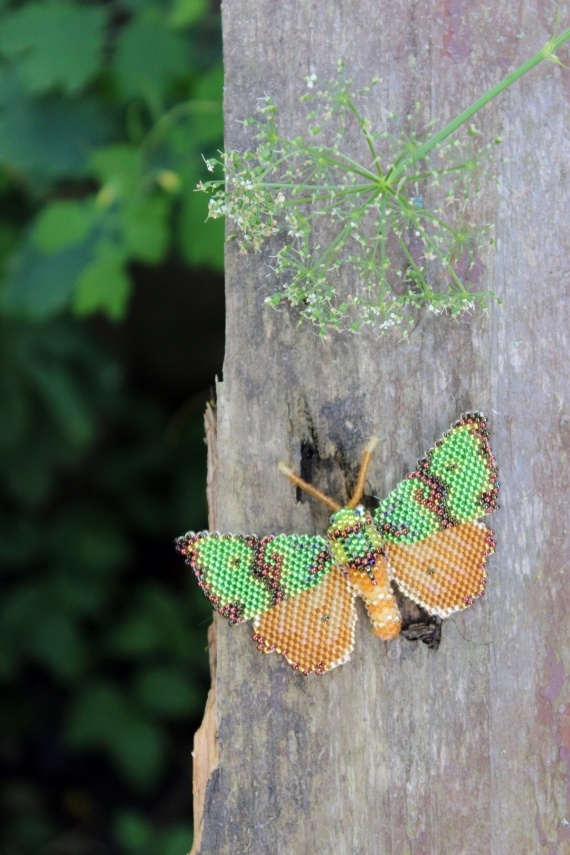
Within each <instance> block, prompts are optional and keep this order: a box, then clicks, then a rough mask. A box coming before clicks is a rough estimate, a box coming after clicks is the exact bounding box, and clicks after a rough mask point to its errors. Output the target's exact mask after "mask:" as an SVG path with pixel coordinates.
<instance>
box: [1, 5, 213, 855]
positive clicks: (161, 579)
mask: <svg viewBox="0 0 570 855" xmlns="http://www.w3.org/2000/svg"><path fill="white" fill-rule="evenodd" d="M221 92H222V66H221V45H220V32H219V14H218V10H217V8H216V6H215V5H212V4H211V3H209V2H207V0H120V1H119V0H107V1H106V2H85V0H75V2H72V0H41V2H40V0H24V2H2V3H0V277H1V278H0V573H1V578H2V587H3V596H2V600H1V603H0V690H1V692H2V703H1V705H0V722H1V728H0V734H1V735H0V759H1V761H2V765H3V776H2V784H1V786H0V851H1V852H2V855H37V853H46V855H71V853H73V855H82V853H86V854H87V853H89V855H99V854H100V855H114V853H126V855H150V853H152V855H157V853H160V855H183V853H185V852H187V851H188V849H189V848H190V845H191V837H192V831H191V817H190V808H191V784H190V778H189V774H190V765H191V757H190V751H191V744H192V735H193V731H194V730H195V727H196V725H197V723H198V722H199V719H200V717H201V713H202V708H203V704H204V698H205V690H206V687H207V682H208V666H207V656H206V650H205V626H206V625H207V623H208V622H209V620H210V609H209V608H208V605H207V603H206V601H205V600H204V599H203V598H202V596H201V594H200V593H199V591H198V590H197V588H196V587H195V586H193V585H192V583H191V580H189V579H188V577H187V575H186V573H185V572H184V570H183V568H182V566H181V565H180V562H179V559H178V557H177V556H176V555H175V553H174V550H173V546H172V541H173V538H174V536H175V535H176V534H178V533H181V532H183V531H184V530H186V529H187V528H198V529H199V528H200V527H203V526H205V524H206V508H205V497H204V492H205V449H204V444H203V425H202V412H203V406H204V403H205V401H206V400H207V396H208V384H209V383H210V382H211V380H212V378H213V376H214V374H215V373H216V372H219V371H220V370H221V356H222V347H223V344H222V335H223V318H222V290H221V278H220V276H219V274H220V271H221V269H222V261H223V254H222V253H223V235H222V232H221V227H220V228H216V226H215V225H214V226H212V224H209V225H208V226H207V227H205V224H204V221H205V219H206V208H205V204H206V203H207V200H206V199H205V197H203V196H201V194H196V193H194V188H195V186H196V183H197V182H198V181H199V180H200V179H201V178H203V177H204V170H205V167H204V164H203V161H202V157H201V153H202V151H204V150H206V151H215V150H216V149H217V148H219V147H220V146H221V136H222V113H221Z"/></svg>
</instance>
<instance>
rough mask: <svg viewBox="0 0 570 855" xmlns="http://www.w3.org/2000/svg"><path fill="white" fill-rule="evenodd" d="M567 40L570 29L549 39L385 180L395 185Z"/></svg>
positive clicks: (405, 160)
mask: <svg viewBox="0 0 570 855" xmlns="http://www.w3.org/2000/svg"><path fill="white" fill-rule="evenodd" d="M569 39H570V29H568V30H565V31H564V32H563V33H562V35H560V36H558V38H556V39H554V38H553V39H551V40H550V41H549V42H548V44H546V45H545V46H544V47H543V48H542V50H539V52H538V53H536V54H535V55H534V56H532V57H531V58H530V59H527V61H526V62H524V63H523V64H522V65H520V66H519V67H518V68H517V69H516V70H515V71H512V72H511V73H510V74H507V76H506V77H504V78H503V80H501V82H500V83H497V85H496V86H493V88H492V89H489V91H488V92H487V93H486V94H485V95H482V96H481V98H478V99H477V101H475V103H474V104H471V106H470V107H468V108H467V109H466V110H464V111H463V113H461V114H460V115H459V116H457V117H456V118H455V119H453V121H451V122H450V123H449V124H448V125H446V126H445V128H443V130H441V131H440V132H439V133H438V134H436V135H435V136H433V137H431V139H429V140H427V142H425V143H424V144H423V145H422V146H420V147H419V148H418V149H417V150H416V151H415V152H413V153H412V154H409V155H408V156H407V157H404V158H403V160H401V161H400V163H399V164H397V166H395V167H394V169H393V170H392V172H391V173H390V175H387V176H386V179H387V180H389V181H390V183H391V184H396V183H397V182H398V180H399V179H400V178H401V177H402V175H403V174H404V173H405V172H406V170H407V169H408V167H409V166H411V165H413V164H414V163H417V162H418V161H420V160H421V159H422V158H424V157H425V156H426V155H427V154H429V152H430V151H431V150H432V149H434V148H436V146H438V145H439V144H440V143H442V142H443V140H445V139H446V138H447V137H448V136H450V135H451V134H452V133H454V132H455V131H456V130H457V129H458V128H460V127H461V125H464V124H465V122H468V121H469V120H470V119H471V118H473V116H474V115H475V113H478V112H479V110H481V109H482V108H483V107H485V106H486V105H487V104H488V103H489V101H492V100H493V98H496V97H497V95H500V94H501V92H504V90H505V89H508V87H509V86H512V84H513V83H516V81H517V80H520V78H521V77H523V75H525V74H526V73H527V72H529V71H531V70H532V69H533V68H534V67H535V66H536V65H538V64H539V63H540V62H542V60H543V59H548V58H550V57H552V56H553V55H554V53H555V51H557V50H558V48H560V47H562V45H563V44H565V43H566V42H567V41H568V40H569Z"/></svg>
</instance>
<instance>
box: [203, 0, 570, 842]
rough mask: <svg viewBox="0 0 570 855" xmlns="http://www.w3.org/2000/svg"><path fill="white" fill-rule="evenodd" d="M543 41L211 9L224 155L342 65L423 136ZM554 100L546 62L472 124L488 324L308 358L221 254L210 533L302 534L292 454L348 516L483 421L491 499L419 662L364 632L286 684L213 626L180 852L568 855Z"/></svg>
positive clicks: (266, 7) (322, 11)
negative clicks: (495, 471)
mask: <svg viewBox="0 0 570 855" xmlns="http://www.w3.org/2000/svg"><path fill="white" fill-rule="evenodd" d="M568 13H569V10H568V8H567V6H566V7H565V9H562V20H561V28H563V27H564V26H569V25H570V19H569V20H565V18H568ZM554 19H555V8H554V7H553V5H552V4H551V3H549V2H546V0H537V2H535V3H533V4H488V3H483V2H482V0H470V2H467V0H426V2H402V0H383V2H381V3H378V2H377V0H375V2H372V0H354V2H351V3H348V2H345V3H342V2H340V0H321V1H320V2H316V0H297V2H294V3H286V2H284V3H276V2H271V0H251V2H249V3H248V4H244V3H243V2H240V0H224V4H223V25H224V44H225V67H226V93H225V112H226V133H227V145H228V146H229V147H234V148H240V149H243V148H245V147H246V145H247V138H246V135H245V134H246V132H245V131H244V129H243V127H242V126H241V125H240V124H239V121H240V120H242V119H244V118H246V117H248V116H249V115H251V114H252V112H253V111H254V109H255V104H256V100H257V99H258V98H260V97H262V96H263V95H264V94H265V93H270V94H271V95H272V96H273V97H274V98H275V100H276V101H277V103H278V104H279V106H280V110H281V114H282V118H283V124H284V127H286V128H287V129H288V130H290V131H292V130H295V128H298V127H299V125H298V123H299V107H298V96H299V94H301V93H302V89H303V83H302V79H303V76H304V75H306V74H309V73H311V72H313V71H315V72H317V73H318V75H319V76H321V77H328V76H330V75H332V74H333V73H334V69H335V67H336V63H337V60H338V59H339V58H341V57H342V58H345V59H346V61H347V67H348V71H349V74H350V75H351V76H352V77H354V78H355V80H356V81H357V82H358V83H359V84H365V83H367V82H369V80H370V79H371V77H372V76H374V75H378V76H380V77H381V83H380V85H379V86H378V87H377V88H376V89H375V90H374V94H373V95H372V96H371V98H370V102H369V105H368V107H367V109H368V111H369V114H370V116H371V117H372V118H375V117H378V119H379V120H380V119H381V117H382V115H383V113H384V112H385V111H386V110H396V111H397V112H399V113H400V114H402V113H405V112H407V111H409V110H410V109H411V108H412V107H413V105H414V104H415V103H416V102H417V101H419V102H420V103H421V104H422V105H423V107H422V109H423V110H424V111H425V112H426V113H427V114H428V116H431V117H433V118H435V119H436V120H437V123H438V125H443V123H444V122H446V121H448V120H449V119H451V118H452V117H453V116H454V115H455V114H456V113H457V112H459V111H460V110H461V109H463V108H464V107H465V106H467V105H468V104H469V103H471V102H472V101H473V100H474V99H475V98H476V97H478V96H479V95H480V94H482V92H483V91H485V90H486V89H487V88H488V87H490V86H491V85H492V84H493V83H495V82H496V81H498V80H499V79H500V78H501V77H502V76H503V75H504V74H505V73H507V72H508V71H509V70H512V69H513V68H515V67H516V65H518V64H519V63H520V62H522V61H523V60H524V59H526V58H527V57H528V56H530V55H531V54H533V53H534V52H535V51H537V50H538V49H539V48H540V47H541V46H542V45H543V44H544V43H545V42H546V41H547V40H548V38H549V37H550V35H551V33H552V30H553V27H554ZM566 53H567V51H566ZM569 94H570V72H569V71H566V70H564V69H561V68H558V67H555V66H554V65H553V64H551V63H548V64H546V63H545V64H542V65H541V66H540V67H539V68H538V69H536V70H535V71H534V72H533V73H532V74H531V75H530V76H528V77H527V78H524V79H523V80H522V81H520V82H519V83H518V84H516V85H515V86H514V87H513V88H512V89H510V90H509V91H507V93H505V94H504V95H503V96H501V98H500V99H499V100H498V101H496V102H494V103H493V104H492V105H491V106H490V107H489V108H487V110H486V111H485V113H484V114H483V115H482V117H481V118H480V119H479V120H478V121H477V125H478V127H480V128H482V129H483V130H484V132H485V133H487V134H488V135H489V138H493V136H495V135H498V134H500V135H501V136H503V137H504V142H503V144H502V145H503V152H504V154H505V156H506V160H505V161H504V162H503V163H501V164H500V166H499V175H498V183H497V184H496V185H495V184H490V185H489V187H488V189H487V191H486V193H485V195H484V196H483V198H482V199H481V200H479V202H478V203H477V204H478V205H479V216H480V217H481V218H482V219H483V220H484V221H491V222H494V223H495V224H496V229H495V237H496V243H495V247H494V249H493V252H492V253H490V254H489V256H488V257H486V258H485V282H484V283H483V284H484V285H485V286H486V287H488V288H491V289H493V290H495V291H496V292H498V293H499V294H500V295H501V297H502V299H503V305H502V307H500V308H498V307H493V308H492V309H491V310H490V311H489V313H488V314H487V315H486V316H478V317H473V318H465V319H463V320H461V321H460V322H457V321H452V320H449V319H445V318H433V317H427V316H422V317H421V318H420V319H419V321H418V323H417V325H416V327H415V329H414V331H413V333H412V335H411V338H410V340H409V342H408V343H403V342H401V341H399V339H398V337H397V336H393V337H385V338H377V337H376V336H375V335H374V334H372V333H370V334H362V335H360V336H357V337H349V336H347V335H337V336H331V337H330V338H329V339H327V340H325V341H324V342H323V341H320V340H318V339H317V337H316V336H315V335H314V334H313V333H312V332H311V331H310V330H308V329H305V328H303V327H298V326H297V321H296V317H295V316H294V314H292V313H289V312H288V311H283V312H279V313H275V312H271V310H269V309H267V308H265V307H264V305H263V298H264V297H265V296H266V295H267V294H269V293H271V282H270V281H269V278H268V267H267V261H268V255H269V253H265V254H264V255H261V256H255V257H250V256H238V254H237V252H236V251H235V249H234V247H233V246H231V245H230V246H229V247H228V252H227V311H228V320H227V348H226V358H225V365H224V378H223V383H220V384H219V386H218V408H217V414H218V424H217V431H218V434H217V437H218V441H217V458H218V460H217V466H218V478H217V482H216V495H215V519H214V520H213V521H212V524H213V525H214V526H215V527H216V528H217V529H220V530H226V531H234V532H244V533H249V532H255V533H256V534H259V535H263V534H268V533H272V532H281V531H283V532H292V531H299V532H304V531H307V532H322V531H324V528H325V527H326V522H327V512H326V509H322V508H321V507H320V506H318V505H317V504H316V503H314V502H313V501H312V500H311V499H310V498H305V497H303V498H302V500H301V501H300V502H297V500H296V493H295V489H294V488H293V487H292V486H291V485H290V484H289V483H288V482H287V480H286V479H285V478H283V477H282V476H280V475H279V474H278V472H277V462H278V461H279V460H281V459H286V460H288V461H289V463H290V464H291V465H292V466H293V467H294V468H297V469H298V468H299V467H300V466H301V449H304V451H305V452H307V449H308V450H309V451H311V454H310V455H309V456H308V457H307V455H306V453H305V457H304V460H303V466H304V467H305V469H304V471H303V477H306V478H308V480H312V481H314V482H315V483H317V484H318V486H320V487H322V488H323V489H324V490H325V491H326V492H327V493H328V494H329V495H332V496H335V497H338V498H339V499H340V500H344V499H345V498H346V497H347V496H348V495H349V494H350V490H351V487H352V486H353V479H354V477H355V475H356V470H357V468H358V462H359V458H360V454H361V452H362V450H363V447H364V445H365V443H366V440H367V439H368V437H369V436H370V435H371V434H373V433H376V434H378V435H379V436H380V446H379V448H378V449H377V452H376V455H375V458H374V462H373V465H372V468H371V471H370V475H369V485H371V486H372V487H373V490H374V492H375V493H376V494H377V495H379V496H381V495H383V494H385V493H386V492H387V491H388V490H390V489H391V488H392V487H394V486H395V484H396V483H397V481H398V480H399V479H401V478H402V477H403V476H405V474H406V473H407V472H408V471H410V470H411V469H412V468H413V467H414V465H415V462H416V460H417V458H418V457H420V456H421V455H422V454H423V453H424V452H425V451H426V449H427V448H429V447H430V446H431V445H432V443H433V441H434V440H436V439H438V438H439V436H440V435H441V433H442V432H443V431H444V430H446V429H447V428H448V426H449V425H450V424H451V423H452V422H453V421H454V420H455V418H456V417H458V416H459V415H460V414H461V412H463V411H466V410H471V409H481V410H483V411H484V412H485V413H486V414H487V416H488V417H489V421H490V427H491V431H492V446H493V449H494V451H495V454H496V457H497V460H498V462H499V466H500V471H501V483H502V501H501V510H500V511H499V512H498V513H496V514H495V517H494V519H493V521H492V524H493V525H494V528H495V530H496V536H497V541H498V547H497V551H496V554H495V555H494V556H492V558H491V559H490V561H489V564H488V571H489V584H488V591H487V594H486V596H485V597H484V598H483V600H482V601H479V602H478V603H477V604H476V605H475V606H474V607H473V608H472V609H469V610H467V611H466V612H464V613H461V614H460V615H459V616H457V617H454V618H452V619H450V620H448V621H447V622H446V623H445V624H444V627H443V639H442V643H441V645H440V647H439V649H438V650H435V651H434V650H429V649H428V648H427V647H425V646H424V645H421V644H419V643H413V642H409V641H407V640H406V639H403V638H401V639H398V640H396V641H395V642H391V643H390V644H386V643H383V642H380V641H379V640H378V639H375V638H373V637H372V635H371V634H370V632H369V629H368V627H367V624H366V621H365V620H364V618H363V614H362V612H361V613H360V616H361V618H362V619H361V620H360V621H359V623H358V629H357V645H356V650H355V652H354V654H353V657H352V660H351V661H350V662H349V663H348V664H346V665H344V666H342V667H340V668H338V669H336V670H335V671H333V672H331V673H330V674H328V675H325V676H324V677H308V678H306V679H305V678H303V677H301V676H299V675H296V674H295V673H293V672H292V671H291V669H290V668H289V667H288V666H287V665H286V663H285V662H284V660H282V659H281V658H279V657H277V656H275V655H269V656H261V655H260V654H259V653H258V652H257V651H256V649H255V645H254V644H253V642H252V641H251V637H250V636H251V631H250V629H249V628H248V626H239V627H234V628H230V627H229V626H227V625H225V622H223V621H221V620H220V621H219V623H218V631H217V651H216V668H215V671H214V674H213V680H214V686H215V697H216V701H215V707H216V709H215V720H216V721H217V746H216V750H217V766H216V768H215V771H214V772H213V773H212V774H211V775H210V776H209V777H208V776H206V777H208V780H207V783H205V784H204V783H202V785H201V787H202V796H201V797H202V798H203V802H204V817H203V823H202V824H201V837H200V839H197V841H196V844H195V848H194V851H195V852H196V853H199V855H214V853H215V855H229V853H238V855H242V853H243V854H244V855H245V853H251V855H307V853H309V855H312V853H315V855H316V853H327V855H329V853H334V855H400V853H410V855H435V853H440V854H441V855H474V853H477V855H480V853H481V855H487V853H488V854H489V855H505V853H516V855H537V853H541V855H542V853H545V855H563V853H568V852H570V780H569V771H568V767H569V764H570V681H569V677H568V674H569V672H570V643H569V642H570V621H569V620H568V613H569V610H570V595H569V584H568V576H567V572H568V563H569V560H568V555H569V552H570V539H569V537H568V522H567V516H568V508H569V506H570V467H569V465H568V455H569V452H570V380H569V376H570V372H569V370H568V347H569V329H570V323H569V322H570V300H569V282H570V229H569V227H568V224H569V214H570V189H569V175H570V144H569V138H568V132H567V127H568V103H569ZM210 733H211V738H214V739H215V735H216V728H211V729H210ZM203 760H204V758H203V757H202V754H201V750H200V744H199V743H197V746H196V763H197V764H200V763H201V762H202V761H203ZM204 762H205V763H206V762H207V761H206V760H204Z"/></svg>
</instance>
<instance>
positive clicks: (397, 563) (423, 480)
mask: <svg viewBox="0 0 570 855" xmlns="http://www.w3.org/2000/svg"><path fill="white" fill-rule="evenodd" d="M497 478H498V473H497V468H496V466H495V458H494V457H493V455H492V452H491V448H490V445H489V433H488V431H487V424H486V421H485V418H484V416H483V415H482V414H481V413H468V414H467V415H465V416H462V418H461V419H460V420H459V421H458V422H456V423H455V424H454V425H453V427H452V428H451V429H450V430H449V431H448V432H447V433H446V434H445V435H444V436H443V437H442V439H441V440H440V441H439V442H438V443H437V444H436V446H435V447H434V448H432V449H431V451H428V453H427V454H426V455H425V457H423V458H422V459H421V460H420V461H419V462H418V468H417V470H416V471H415V472H412V473H411V474H410V475H408V477H407V479H406V480H405V481H402V482H401V483H400V484H398V486H397V487H396V489H395V490H393V491H392V492H391V493H390V494H389V495H388V496H387V497H386V498H385V499H384V500H383V501H382V502H381V503H380V505H379V507H378V508H377V510H376V511H375V513H374V515H373V519H374V523H375V525H376V526H377V528H378V531H379V534H380V536H381V537H382V540H383V543H384V554H385V556H386V558H387V561H388V567H389V575H390V578H391V579H392V580H393V581H394V582H395V583H396V584H397V585H398V588H399V589H400V590H401V591H402V593H403V594H405V596H406V597H409V598H410V599H411V600H414V602H416V603H418V605H420V606H422V608H424V609H426V611H428V612H429V613H430V614H432V615H437V616H438V617H441V618H445V617H448V616H449V615H450V614H452V613H453V612H456V611H458V610H459V609H464V608H466V607H467V606H470V605H471V604H472V603H473V601H474V600H475V599H476V598H477V597H479V596H481V594H483V592H484V590H485V584H486V581H487V573H486V571H485V563H486V560H487V557H488V556H489V555H490V554H491V553H492V552H493V551H494V548H495V540H494V536H493V532H492V531H491V530H490V529H488V528H487V527H486V526H485V525H483V523H479V522H475V520H476V519H478V518H479V517H482V516H484V515H485V514H490V513H492V512H493V511H494V510H495V509H496V508H497V507H498V505H497V495H498V490H499V483H498V480H497Z"/></svg>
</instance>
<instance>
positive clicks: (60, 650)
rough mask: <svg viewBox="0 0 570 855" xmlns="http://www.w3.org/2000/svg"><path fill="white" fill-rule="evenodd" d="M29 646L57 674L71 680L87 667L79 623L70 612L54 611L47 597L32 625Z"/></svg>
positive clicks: (39, 660)
mask: <svg viewBox="0 0 570 855" xmlns="http://www.w3.org/2000/svg"><path fill="white" fill-rule="evenodd" d="M26 647H27V649H28V651H29V652H30V654H31V655H32V656H33V657H34V659H36V661H38V662H41V663H43V664H44V665H46V666H47V667H48V668H49V670H50V671H51V672H52V673H53V674H54V675H55V676H57V677H60V678H65V679H67V680H69V679H71V678H73V677H76V676H77V675H78V674H79V673H80V671H81V669H82V668H83V665H84V661H85V656H84V650H83V644H82V640H81V637H80V635H79V627H78V625H77V624H76V623H75V622H74V621H72V620H71V619H70V617H69V616H68V615H65V614H63V613H61V612H58V611H54V610H53V604H51V600H49V599H47V598H46V599H44V601H43V603H42V607H41V609H40V610H38V612H37V613H36V614H35V616H34V622H33V624H32V625H31V626H30V627H29V636H28V640H27V644H26Z"/></svg>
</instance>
